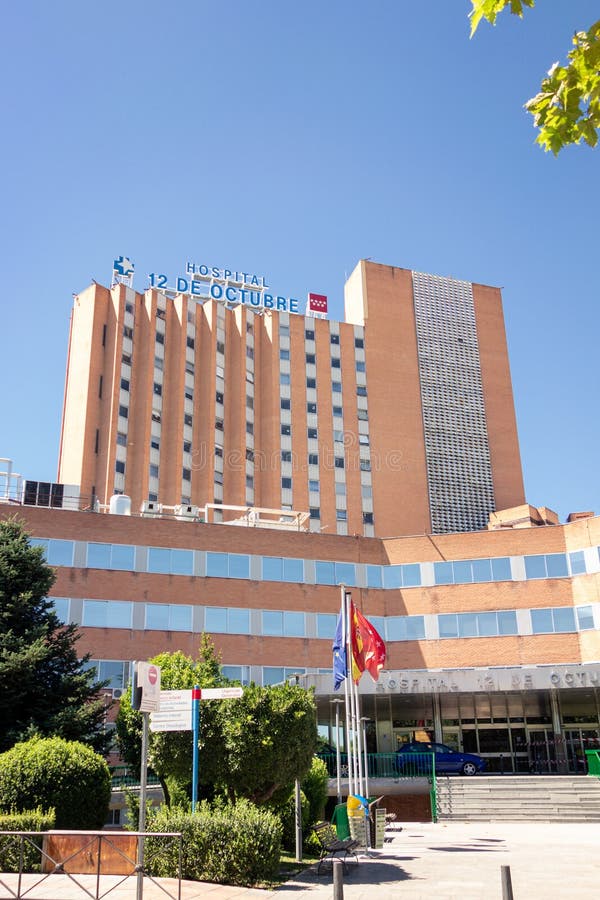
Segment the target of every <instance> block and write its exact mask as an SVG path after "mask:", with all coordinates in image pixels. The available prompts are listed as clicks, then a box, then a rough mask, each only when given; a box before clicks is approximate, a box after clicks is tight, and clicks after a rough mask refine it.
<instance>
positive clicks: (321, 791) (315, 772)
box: [302, 756, 329, 825]
mask: <svg viewBox="0 0 600 900" xmlns="http://www.w3.org/2000/svg"><path fill="white" fill-rule="evenodd" d="M328 782H329V775H328V773H327V766H326V765H325V763H324V762H323V760H322V759H319V758H318V756H313V761H312V764H311V767H310V772H308V774H307V775H305V776H304V778H303V779H302V790H303V791H304V793H305V794H306V799H307V800H308V807H309V819H308V822H309V825H314V824H315V822H321V821H322V820H323V817H324V816H325V804H326V803H327V787H328Z"/></svg>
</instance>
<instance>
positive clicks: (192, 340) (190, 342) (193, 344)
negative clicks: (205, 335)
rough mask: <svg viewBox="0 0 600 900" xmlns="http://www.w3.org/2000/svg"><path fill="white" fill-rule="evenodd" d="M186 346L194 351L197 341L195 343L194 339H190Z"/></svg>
mask: <svg viewBox="0 0 600 900" xmlns="http://www.w3.org/2000/svg"><path fill="white" fill-rule="evenodd" d="M186 344H187V346H188V347H189V348H190V350H193V349H194V347H195V341H194V338H192V337H188V338H187V340H186Z"/></svg>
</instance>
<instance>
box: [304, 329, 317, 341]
mask: <svg viewBox="0 0 600 900" xmlns="http://www.w3.org/2000/svg"><path fill="white" fill-rule="evenodd" d="M304 337H305V339H306V340H307V341H314V339H315V333H314V331H313V330H312V329H311V328H307V329H306V331H305V332H304Z"/></svg>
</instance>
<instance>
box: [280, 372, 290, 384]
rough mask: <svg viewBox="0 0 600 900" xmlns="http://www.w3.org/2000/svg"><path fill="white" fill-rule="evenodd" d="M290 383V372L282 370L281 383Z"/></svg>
mask: <svg viewBox="0 0 600 900" xmlns="http://www.w3.org/2000/svg"><path fill="white" fill-rule="evenodd" d="M289 383H290V376H289V375H288V373H287V372H280V373H279V384H283V385H286V384H289Z"/></svg>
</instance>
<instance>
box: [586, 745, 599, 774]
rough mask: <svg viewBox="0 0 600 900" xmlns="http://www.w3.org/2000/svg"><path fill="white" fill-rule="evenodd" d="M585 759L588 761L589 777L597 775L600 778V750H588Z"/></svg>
mask: <svg viewBox="0 0 600 900" xmlns="http://www.w3.org/2000/svg"><path fill="white" fill-rule="evenodd" d="M585 758H586V760H587V768H588V775H595V776H596V777H597V778H600V750H586V751H585Z"/></svg>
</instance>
